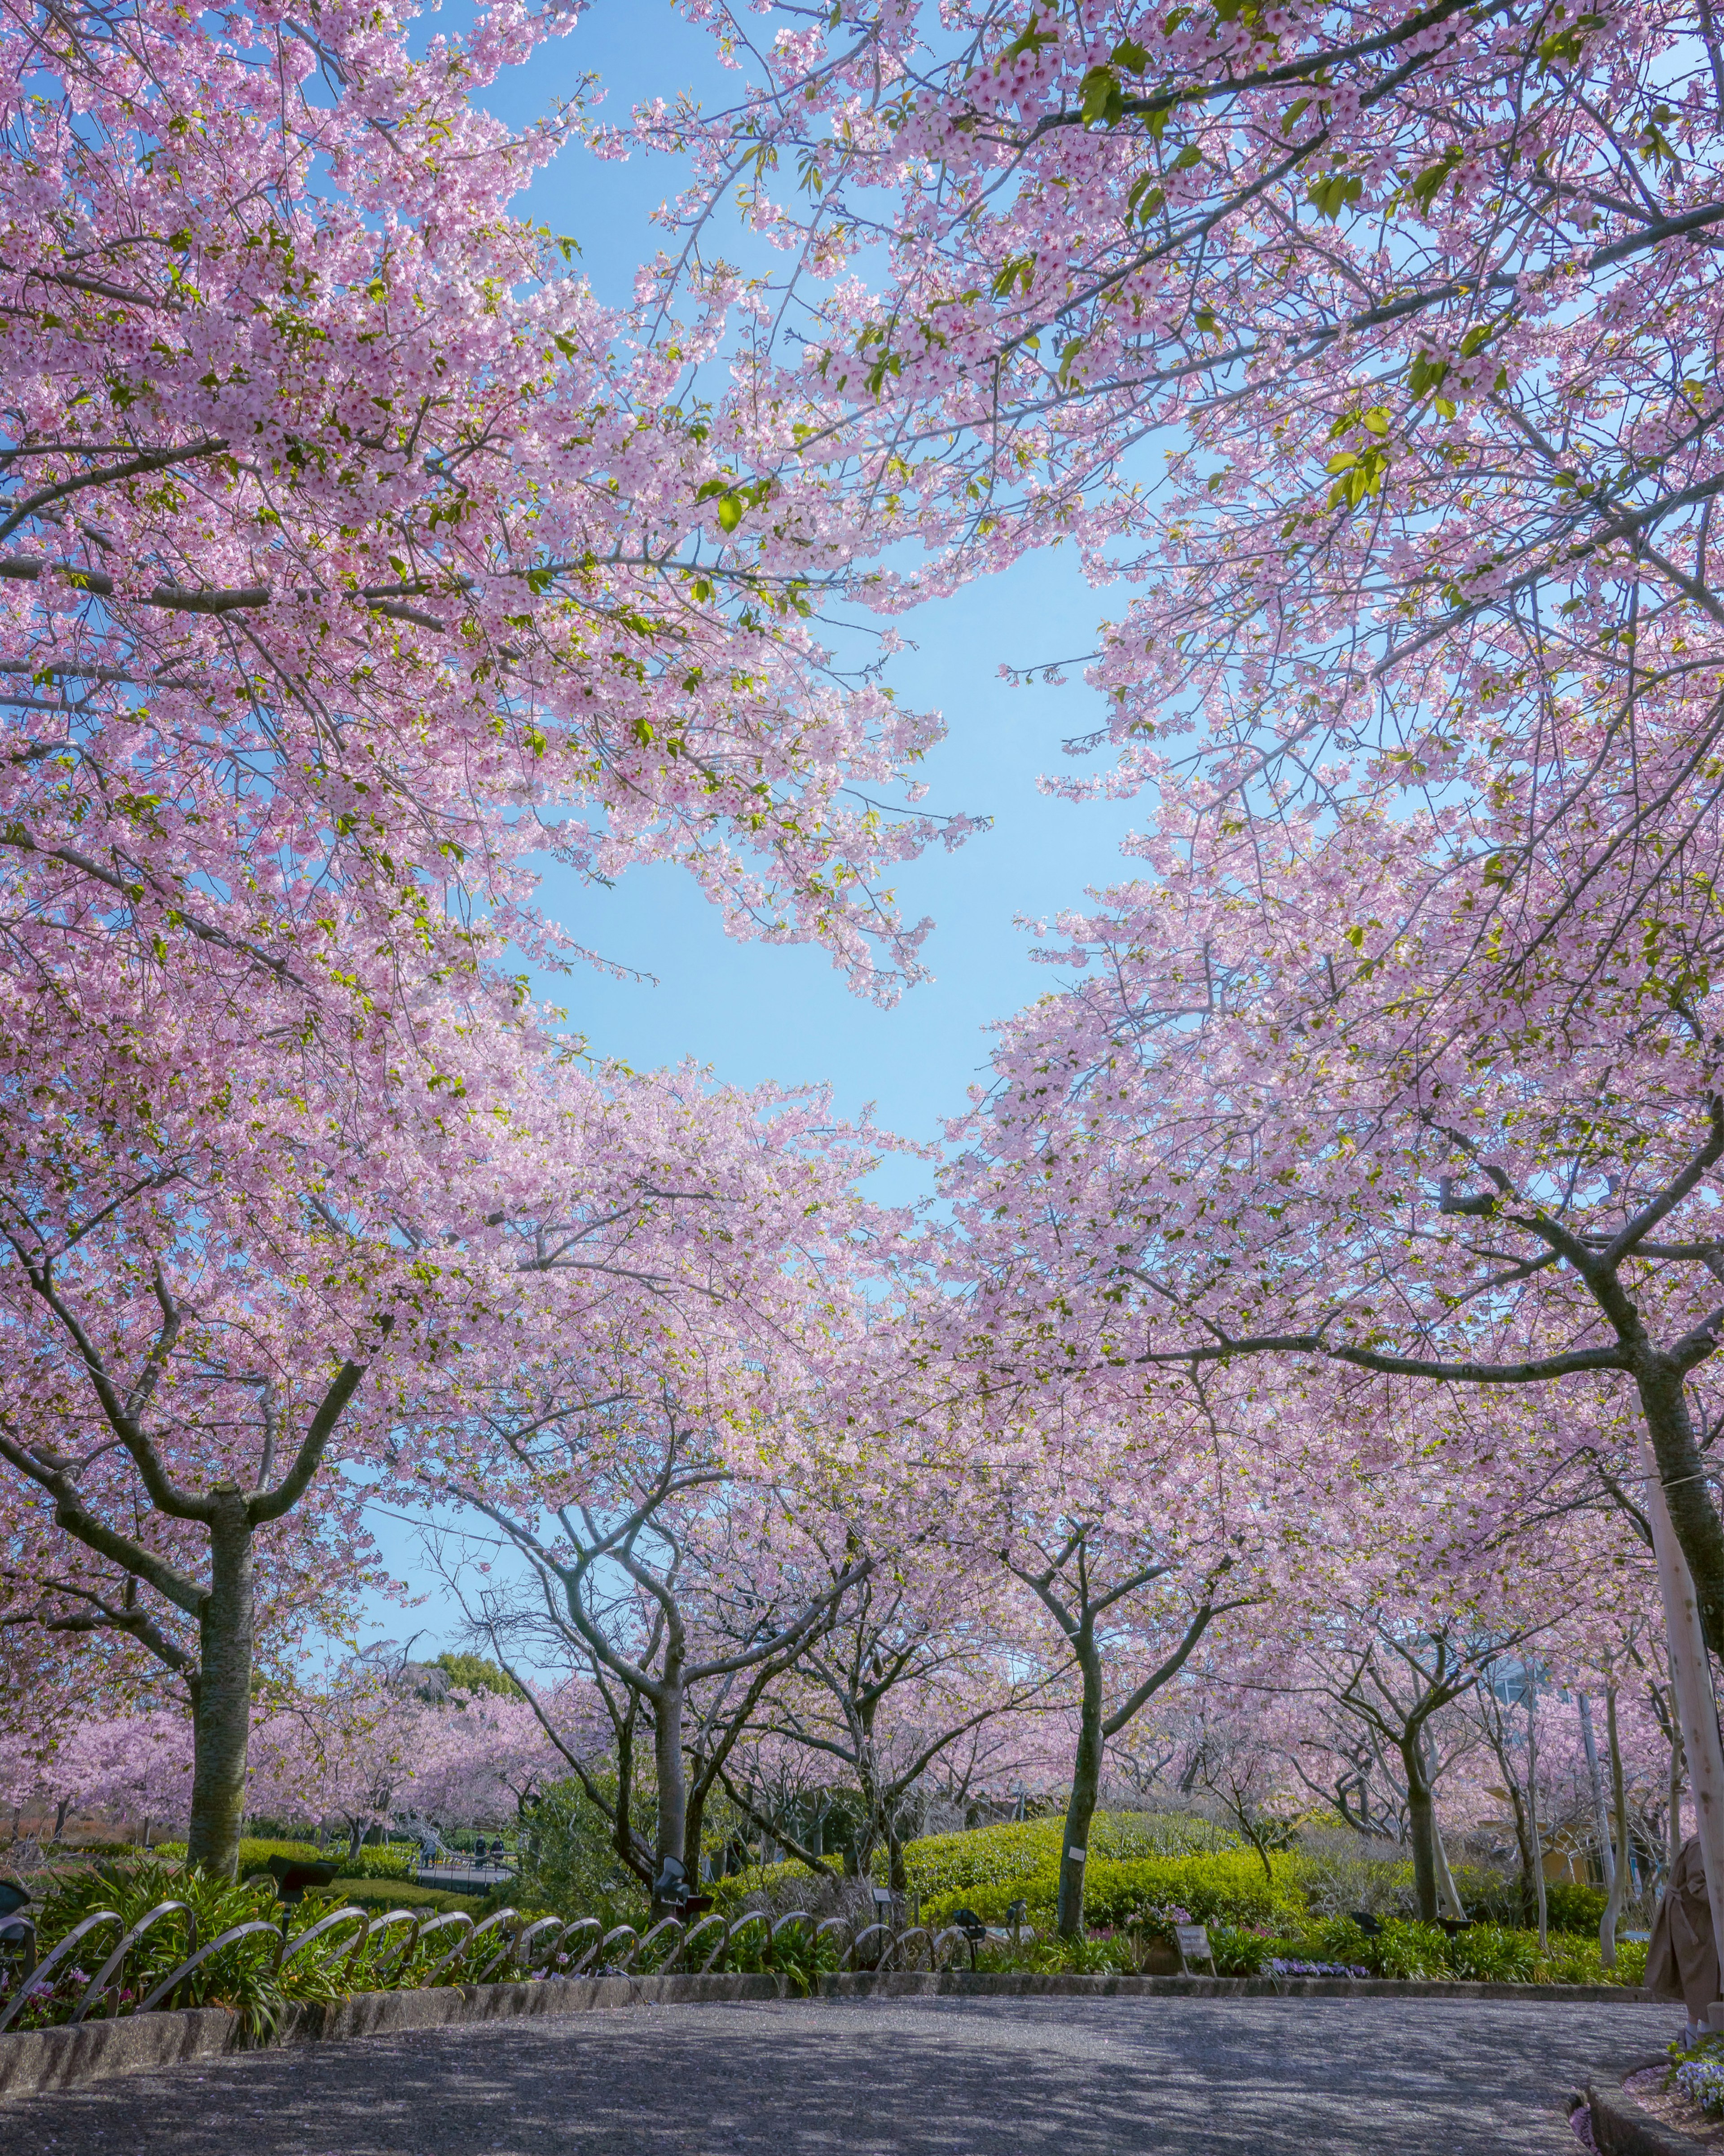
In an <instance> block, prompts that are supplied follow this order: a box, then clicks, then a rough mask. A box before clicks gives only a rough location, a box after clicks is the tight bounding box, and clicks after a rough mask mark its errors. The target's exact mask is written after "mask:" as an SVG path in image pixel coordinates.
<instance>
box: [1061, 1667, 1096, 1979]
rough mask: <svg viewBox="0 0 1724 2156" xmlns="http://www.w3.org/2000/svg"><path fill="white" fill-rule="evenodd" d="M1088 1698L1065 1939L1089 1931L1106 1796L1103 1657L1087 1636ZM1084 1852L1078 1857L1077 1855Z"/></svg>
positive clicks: (1064, 1896)
mask: <svg viewBox="0 0 1724 2156" xmlns="http://www.w3.org/2000/svg"><path fill="white" fill-rule="evenodd" d="M1075 1644H1076V1651H1077V1662H1078V1668H1079V1670H1080V1672H1081V1674H1082V1676H1083V1686H1084V1689H1083V1698H1082V1702H1081V1704H1080V1707H1079V1710H1078V1742H1077V1757H1076V1758H1075V1759H1074V1761H1073V1762H1072V1769H1071V1801H1070V1804H1068V1805H1067V1806H1066V1808H1065V1840H1064V1841H1063V1842H1062V1843H1061V1844H1060V1912H1059V1924H1060V1938H1062V1939H1075V1938H1080V1937H1081V1936H1082V1934H1083V1928H1084V1872H1085V1868H1086V1865H1087V1861H1088V1857H1089V1851H1090V1822H1091V1820H1094V1818H1095V1806H1096V1804H1097V1803H1098V1802H1099V1800H1100V1799H1101V1656H1100V1655H1098V1654H1097V1652H1096V1650H1095V1640H1094V1639H1093V1638H1092V1637H1090V1636H1089V1635H1087V1633H1086V1634H1085V1636H1084V1637H1083V1638H1081V1639H1080V1640H1078V1641H1077V1642H1076V1643H1075ZM1074 1850H1076V1851H1079V1852H1080V1853H1079V1854H1078V1855H1077V1856H1073V1854H1072V1851H1074Z"/></svg>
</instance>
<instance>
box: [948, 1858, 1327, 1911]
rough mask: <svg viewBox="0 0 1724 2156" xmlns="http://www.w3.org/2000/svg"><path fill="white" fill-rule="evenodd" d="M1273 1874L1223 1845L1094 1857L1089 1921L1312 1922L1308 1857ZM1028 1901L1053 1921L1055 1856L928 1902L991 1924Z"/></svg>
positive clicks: (1288, 1861) (1088, 1879)
mask: <svg viewBox="0 0 1724 2156" xmlns="http://www.w3.org/2000/svg"><path fill="white" fill-rule="evenodd" d="M1270 1865H1271V1866H1272V1867H1273V1871H1274V1876H1273V1878H1272V1879H1266V1878H1265V1876H1264V1872H1263V1861H1262V1859H1261V1858H1260V1856H1258V1855H1257V1854H1256V1852H1255V1851H1253V1850H1223V1851H1219V1852H1217V1853H1216V1854H1215V1855H1214V1856H1165V1857H1155V1856H1146V1857H1137V1858H1135V1859H1132V1860H1130V1861H1126V1862H1123V1863H1112V1864H1110V1863H1107V1862H1106V1861H1103V1862H1101V1863H1097V1862H1095V1861H1091V1862H1090V1865H1089V1866H1088V1867H1087V1871H1086V1873H1085V1879H1084V1922H1085V1924H1086V1925H1089V1926H1090V1927H1091V1928H1103V1929H1112V1928H1116V1927H1117V1926H1120V1925H1122V1924H1124V1923H1126V1922H1128V1921H1129V1920H1130V1919H1131V1917H1134V1916H1136V1915H1137V1914H1138V1913H1139V1912H1142V1911H1145V1910H1149V1909H1155V1908H1168V1907H1178V1908H1183V1909H1188V1910H1189V1911H1190V1912H1191V1914H1192V1917H1193V1921H1194V1922H1198V1923H1200V1924H1207V1923H1218V1922H1219V1923H1228V1924H1273V1925H1275V1926H1277V1927H1285V1928H1291V1927H1292V1926H1293V1925H1295V1924H1297V1923H1302V1922H1304V1921H1305V1906H1306V1905H1305V1896H1304V1893H1303V1892H1302V1891H1301V1881H1302V1879H1303V1877H1304V1876H1305V1873H1306V1871H1307V1870H1308V1869H1309V1866H1308V1863H1307V1861H1306V1859H1305V1858H1303V1857H1301V1856H1294V1855H1290V1854H1288V1853H1286V1852H1285V1851H1284V1852H1280V1853H1278V1854H1276V1855H1275V1856H1271V1857H1270ZM1020 1897H1021V1898H1022V1899H1023V1900H1024V1902H1026V1903H1027V1904H1028V1905H1029V1921H1030V1922H1031V1923H1032V1924H1036V1925H1043V1924H1049V1923H1051V1922H1053V1921H1054V1908H1055V1905H1056V1904H1057V1902H1058V1901H1059V1898H1060V1872H1059V1867H1058V1863H1057V1850H1056V1861H1055V1863H1054V1864H1053V1865H1051V1866H1049V1867H1048V1868H1047V1869H1046V1870H1044V1871H1037V1872H1036V1873H1034V1875H1033V1876H1030V1877H1029V1878H1023V1877H1019V1878H1015V1879H1008V1880H1003V1881H998V1882H983V1883H977V1884H976V1885H973V1886H967V1887H965V1888H962V1889H961V1890H959V1889H954V1890H953V1891H952V1892H949V1893H945V1894H939V1895H935V1896H932V1897H929V1898H928V1899H926V1900H925V1901H924V1902H923V1904H922V1915H923V1917H924V1919H925V1920H926V1921H927V1922H940V1923H946V1922H949V1921H950V1920H951V1917H952V1912H953V1911H954V1910H955V1909H957V1908H959V1907H969V1908H972V1909H973V1910H974V1911H975V1912H976V1914H977V1916H978V1917H981V1918H982V1920H983V1922H984V1923H990V1924H999V1923H1003V1922H1005V1920H1006V1909H1007V1907H1008V1904H1009V1903H1010V1902H1013V1901H1015V1900H1018V1898H1020Z"/></svg>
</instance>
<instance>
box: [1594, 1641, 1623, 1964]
mask: <svg viewBox="0 0 1724 2156" xmlns="http://www.w3.org/2000/svg"><path fill="white" fill-rule="evenodd" d="M1604 1742H1605V1743H1606V1744H1607V1746H1608V1747H1609V1752H1610V1801H1611V1803H1612V1804H1613V1805H1614V1807H1615V1811H1616V1854H1615V1858H1614V1862H1613V1863H1612V1866H1611V1868H1610V1898H1609V1901H1608V1902H1606V1903H1605V1904H1604V1913H1603V1916H1602V1917H1600V1918H1599V1919H1598V1958H1599V1960H1600V1961H1601V1962H1603V1964H1604V1966H1605V1968H1606V1969H1614V1968H1615V1966H1616V1926H1617V1922H1618V1920H1619V1917H1621V1915H1622V1909H1623V1904H1624V1902H1625V1901H1626V1900H1627V1899H1628V1892H1629V1808H1628V1800H1627V1798H1626V1796H1625V1794H1624V1789H1623V1775H1622V1746H1621V1744H1620V1743H1619V1741H1618V1738H1617V1733H1616V1686H1614V1684H1611V1683H1609V1682H1608V1681H1607V1682H1606V1684H1605V1686H1604Z"/></svg>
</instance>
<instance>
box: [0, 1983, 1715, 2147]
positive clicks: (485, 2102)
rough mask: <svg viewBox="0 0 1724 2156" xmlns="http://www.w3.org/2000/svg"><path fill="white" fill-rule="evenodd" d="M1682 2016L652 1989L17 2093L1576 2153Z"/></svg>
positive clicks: (23, 2143) (450, 2120)
mask: <svg viewBox="0 0 1724 2156" xmlns="http://www.w3.org/2000/svg"><path fill="white" fill-rule="evenodd" d="M1674 2033H1675V2012H1674V2010H1672V2009H1670V2008H1668V2007H1653V2006H1636V2005H1620V2006H1617V2005H1598V2006H1585V2005H1573V2006H1569V2005H1538V2004H1533V2003H1528V2004H1527V2005H1518V2004H1503V2005H1498V2004H1496V2003H1494V2002H1493V2003H1491V2004H1490V2005H1472V2004H1460V2003H1458V2002H1449V2001H1441V2000H1432V2001H1429V2002H1415V2001H1405V2000H1401V1999H1347V2000H1340V1999H1241V2000H1238V2001H1229V2000H1219V1999H902V2000H895V2001H885V2000H869V1999H859V2000H823V2001H820V2002H818V2003H814V2004H810V2003H808V2002H802V2003H788V2002H787V2003H782V2004H780V2003H767V2004H763V2005H754V2004H751V2005H722V2006H721V2005H713V2006H670V2007H642V2008H636V2009H633V2010H623V2011H619V2012H613V2013H598V2014H583V2015H571V2016H569V2017H568V2018H567V2020H554V2021H541V2022H536V2023H535V2022H524V2021H516V2022H501V2023H498V2024H495V2025H492V2026H491V2027H490V2028H474V2029H462V2030H447V2031H441V2032H436V2033H428V2034H423V2035H411V2036H397V2037H383V2038H375V2039H372V2040H368V2041H363V2042H357V2043H347V2044H329V2045H313V2046H305V2047H302V2048H300V2049H296V2050H294V2051H285V2052H281V2051H276V2052H260V2053H256V2054H253V2055H251V2056H243V2057H239V2058H235V2059H233V2060H231V2061H223V2062H221V2063H220V2064H218V2065H209V2064H205V2065H203V2066H195V2067H194V2066H188V2067H185V2068H181V2069H176V2070H175V2071H172V2072H167V2073H160V2074H151V2075H138V2076H132V2077H130V2078H128V2079H126V2080H121V2081H115V2082H107V2083H105V2084H104V2085H102V2086H100V2087H96V2088H93V2089H90V2090H87V2091H85V2092H80V2093H76V2094H62V2095H58V2096H53V2097H28V2098H25V2099H23V2100H22V2101H18V2102H9V2103H6V2104H3V2105H0V2151H4V2152H6V2156H13V2152H18V2156H23V2152H26V2151H29V2152H32V2156H33V2152H36V2151H43V2152H53V2156H853V2152H854V2156H1152V2152H1154V2156H1280V2152H1281V2151H1284V2150H1285V2151H1295V2150H1300V2151H1304V2150H1311V2151H1317V2152H1321V2156H1578V2144H1577V2143H1576V2142H1575V2140H1574V2138H1573V2136H1572V2134H1571V2133H1569V2131H1568V2127H1567V2125H1566V2124H1565V2123H1563V2116H1562V2097H1563V2096H1564V2095H1565V2094H1566V2093H1567V2092H1568V2089H1569V2088H1571V2087H1573V2086H1575V2085H1576V2084H1577V2083H1578V2082H1583V2081H1584V2080H1585V2078H1586V2077H1587V2075H1588V2072H1594V2073H1596V2072H1598V2071H1601V2070H1604V2071H1608V2070H1609V2069H1610V2068H1612V2067H1614V2069H1615V2071H1617V2072H1618V2073H1621V2072H1623V2071H1625V2070H1626V2069H1627V2068H1628V2067H1629V2066H1630V2065H1632V2064H1634V2063H1635V2062H1636V2061H1640V2060H1644V2059H1645V2058H1646V2057H1648V2056H1650V2054H1651V2053H1652V2052H1654V2051H1656V2050H1658V2049H1660V2048H1661V2047H1662V2046H1663V2045H1664V2044H1665V2042H1667V2041H1668V2040H1669V2039H1670V2036H1671V2035H1672V2034H1674Z"/></svg>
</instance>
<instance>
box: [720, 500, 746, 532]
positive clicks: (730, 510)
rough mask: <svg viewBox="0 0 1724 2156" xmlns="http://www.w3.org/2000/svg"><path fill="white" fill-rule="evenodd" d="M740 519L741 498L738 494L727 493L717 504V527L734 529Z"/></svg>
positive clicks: (728, 529) (722, 529)
mask: <svg viewBox="0 0 1724 2156" xmlns="http://www.w3.org/2000/svg"><path fill="white" fill-rule="evenodd" d="M741 521H742V500H741V495H735V494H727V495H726V496H725V497H724V499H723V500H722V501H721V502H720V503H719V505H718V522H719V529H720V530H721V531H735V530H736V526H738V525H739V524H740V523H741Z"/></svg>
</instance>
